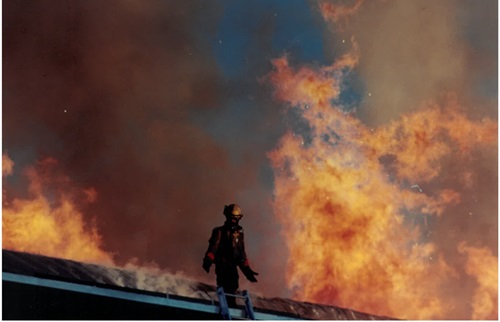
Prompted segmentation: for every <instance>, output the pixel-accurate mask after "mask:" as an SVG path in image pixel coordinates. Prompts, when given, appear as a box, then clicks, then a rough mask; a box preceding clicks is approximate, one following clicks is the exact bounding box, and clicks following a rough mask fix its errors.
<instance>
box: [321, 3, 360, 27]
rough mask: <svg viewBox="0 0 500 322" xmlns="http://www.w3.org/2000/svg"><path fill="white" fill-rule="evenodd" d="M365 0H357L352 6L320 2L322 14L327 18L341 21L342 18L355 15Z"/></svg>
mask: <svg viewBox="0 0 500 322" xmlns="http://www.w3.org/2000/svg"><path fill="white" fill-rule="evenodd" d="M363 2H364V0H356V2H355V3H354V4H353V5H352V6H343V5H337V4H333V3H329V2H323V3H321V4H320V6H319V7H320V10H321V14H322V15H323V18H324V19H325V20H327V21H328V20H332V21H334V22H339V21H340V20H341V19H343V18H346V17H349V16H352V15H355V14H356V12H358V10H359V8H360V7H361V5H362V4H363Z"/></svg>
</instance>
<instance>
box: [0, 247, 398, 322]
mask: <svg viewBox="0 0 500 322" xmlns="http://www.w3.org/2000/svg"><path fill="white" fill-rule="evenodd" d="M2 259H3V263H2V271H3V274H2V280H6V279H12V278H13V277H12V276H21V277H23V278H32V279H37V280H36V281H35V282H32V283H35V284H37V285H39V284H40V280H44V281H52V283H56V282H59V283H64V282H71V283H76V284H72V285H86V286H88V285H91V286H98V287H99V288H100V289H104V290H119V291H120V292H121V293H120V294H135V295H137V294H141V293H142V294H148V296H157V297H161V298H165V296H166V297H167V298H168V296H170V297H173V298H175V297H177V298H182V299H184V300H187V301H194V302H199V303H205V304H204V305H206V306H207V307H210V306H213V307H214V310H215V309H217V308H218V299H217V293H216V289H215V286H213V285H208V284H204V283H199V282H197V281H193V280H190V279H188V278H186V277H182V276H178V275H173V274H169V273H165V272H162V271H159V270H153V269H144V268H140V267H139V268H131V269H123V268H117V267H107V266H102V265H95V264H89V263H81V262H75V261H71V260H65V259H59V258H51V257H46V256H41V255H34V254H28V253H20V252H15V251H10V250H3V251H2ZM16 278H17V277H16ZM80 292H85V289H83V290H80ZM92 292H95V291H94V289H93V291H92ZM4 296H8V294H5V293H4ZM121 296H123V295H121ZM250 297H251V301H252V303H253V306H254V308H255V311H256V312H264V313H265V312H268V313H269V312H271V313H273V314H274V315H267V316H266V315H262V316H263V317H264V318H266V317H267V318H266V319H274V318H277V317H278V316H280V317H282V318H292V319H293V318H295V319H297V318H298V319H319V320H387V319H389V318H387V317H380V316H375V315H370V314H365V313H361V312H357V311H354V310H350V309H345V308H339V307H334V306H327V305H320V304H313V303H307V302H298V301H294V300H290V299H283V298H265V297H261V296H257V295H254V294H250ZM273 317H274V318H273Z"/></svg>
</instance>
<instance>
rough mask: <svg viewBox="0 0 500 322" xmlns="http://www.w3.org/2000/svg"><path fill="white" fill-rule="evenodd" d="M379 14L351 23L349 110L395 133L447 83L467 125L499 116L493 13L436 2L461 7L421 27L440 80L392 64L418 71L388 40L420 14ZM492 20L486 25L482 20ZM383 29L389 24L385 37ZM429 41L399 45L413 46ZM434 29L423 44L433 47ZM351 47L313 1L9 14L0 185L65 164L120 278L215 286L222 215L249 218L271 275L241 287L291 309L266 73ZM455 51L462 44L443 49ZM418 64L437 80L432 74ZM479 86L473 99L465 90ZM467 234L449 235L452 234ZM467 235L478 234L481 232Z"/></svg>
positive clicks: (278, 108) (368, 8) (105, 5)
mask: <svg viewBox="0 0 500 322" xmlns="http://www.w3.org/2000/svg"><path fill="white" fill-rule="evenodd" d="M486 2H487V1H485V2H484V3H486ZM380 3H381V4H382V5H386V6H388V7H389V9H390V10H388V11H387V10H386V11H384V8H383V7H377V8H375V6H376V4H374V3H372V2H371V1H366V3H365V6H364V7H363V8H362V10H365V11H362V10H361V11H360V13H359V15H357V16H354V17H353V18H351V23H354V24H353V25H352V26H353V28H351V29H350V30H351V31H352V32H353V33H354V34H355V36H356V37H357V39H358V41H359V44H360V51H361V60H360V61H361V65H360V67H359V69H357V70H355V73H354V75H355V76H353V77H352V78H349V79H348V81H347V83H346V84H345V85H346V86H349V87H351V85H352V88H351V89H350V90H346V91H343V92H342V93H341V98H342V99H344V100H345V102H343V103H344V105H345V106H354V105H355V106H357V107H359V109H358V112H359V115H360V118H361V119H362V120H363V122H367V123H370V122H371V123H374V124H377V123H383V122H388V121H390V120H391V119H392V118H394V117H397V116H398V115H400V114H401V113H403V112H407V111H408V110H411V109H412V108H415V107H417V106H418V105H419V101H420V100H423V99H428V98H430V97H428V96H434V95H435V92H434V89H435V88H436V87H440V86H441V85H442V84H444V85H442V88H445V89H447V88H450V89H458V90H460V91H462V92H463V93H465V94H464V95H465V96H466V97H467V100H468V101H469V102H471V101H473V100H474V99H475V98H477V97H478V96H480V98H481V100H480V104H479V105H477V106H476V109H474V108H471V109H470V111H469V112H470V113H472V114H473V113H477V115H484V114H487V115H488V116H491V115H496V97H497V93H496V86H492V85H491V84H492V82H493V83H494V84H496V78H497V75H496V53H497V49H496V43H495V46H493V47H491V46H492V45H491V44H490V42H491V41H490V40H491V33H492V31H491V30H490V26H491V24H492V22H491V19H493V18H496V16H495V14H496V9H495V11H494V13H493V11H492V10H490V9H491V6H492V3H494V2H493V1H490V2H487V3H488V5H480V6H475V5H471V3H472V2H470V1H469V2H467V1H454V2H453V1H448V2H442V3H441V5H435V4H433V3H434V2H429V1H427V2H425V5H426V6H427V7H428V9H425V10H429V8H432V7H433V6H435V7H436V8H437V9H439V10H441V11H443V12H447V10H446V9H447V5H448V6H449V7H450V8H451V7H453V8H454V10H453V12H452V13H447V15H446V16H443V17H442V18H443V19H444V22H443V19H440V17H439V15H438V14H431V15H430V16H431V18H428V15H425V14H422V15H424V17H427V18H428V19H429V21H431V22H434V24H433V25H431V27H432V26H434V27H436V28H439V27H441V29H440V30H441V31H440V32H439V33H438V34H436V35H434V36H433V38H432V39H431V40H432V42H428V46H429V51H432V50H433V46H434V48H440V49H441V50H440V51H439V53H436V54H435V55H434V56H436V55H437V57H438V59H437V62H438V63H439V62H442V61H443V60H447V58H449V57H450V55H451V56H452V57H451V59H450V60H449V62H448V65H446V66H444V67H442V71H440V70H441V69H436V70H435V71H434V72H433V73H434V74H435V73H437V76H435V75H434V74H433V73H430V74H429V73H427V74H425V73H424V72H422V70H423V69H422V68H419V66H413V65H412V69H411V70H409V72H411V73H410V74H403V75H405V76H401V74H398V71H399V70H400V67H398V66H400V65H394V64H390V62H391V60H390V59H393V61H395V60H397V61H398V64H403V65H404V64H406V63H408V61H409V60H412V59H413V58H414V56H413V54H412V53H411V52H410V53H408V54H407V55H405V54H401V52H396V51H390V50H388V48H389V49H390V48H391V46H396V45H394V43H393V41H396V40H398V39H403V40H405V38H404V36H401V35H397V34H396V35H391V33H395V32H396V31H397V30H398V26H400V25H401V21H405V20H404V17H400V16H398V14H399V13H401V12H403V13H408V12H409V10H410V9H411V8H407V7H404V6H401V7H398V6H397V5H396V4H395V3H394V2H391V1H381V2H377V5H379V4H380ZM482 3H483V2H482ZM372 6H373V7H372ZM422 6H423V5H422ZM422 6H420V7H419V10H422V8H421V7H422ZM493 7H494V6H493ZM470 8H473V9H470ZM386 9H387V8H386ZM437 9H436V10H437ZM469 9H470V10H469ZM425 10H423V11H422V12H424V11H425ZM439 10H438V12H441V11H439ZM410 11H411V10H410ZM484 12H488V13H489V15H488V17H490V19H488V20H484V19H482V18H481V17H482V16H481V14H482V13H484ZM491 15H493V16H495V17H491ZM393 16H395V17H397V19H396V22H394V19H392V20H391V19H390V18H391V17H393ZM356 19H358V20H356ZM384 19H386V21H388V22H387V23H381V21H384ZM414 20H415V21H420V20H419V16H416V17H415V18H414ZM391 21H392V22H393V24H391V23H390V22H391ZM411 21H413V20H411V19H410V22H411ZM450 21H454V22H456V24H455V25H453V26H452V27H456V28H457V30H461V31H462V32H463V33H462V34H460V35H455V34H453V37H449V34H450V33H452V31H450V30H455V29H453V28H451V29H450V28H448V27H449V26H450V25H449V22H450ZM457 21H458V22H457ZM495 22H496V20H495ZM443 25H444V26H445V27H443ZM418 26H419V24H418V23H417V22H415V23H413V24H411V23H409V24H406V25H405V27H404V28H406V29H399V30H407V31H408V33H411V34H412V37H413V36H415V35H419V31H421V30H420V29H419V28H418ZM495 26H496V25H495ZM431 27H428V29H426V30H427V31H428V33H420V34H432V32H431V31H432V30H433V29H432V28H431ZM346 30H347V29H346ZM464 30H465V31H466V32H465V31H464ZM374 32H378V33H379V34H377V35H374ZM495 32H496V29H495ZM495 32H493V33H495ZM332 35H333V36H332ZM384 35H386V36H387V35H391V37H388V36H387V37H384ZM350 36H352V34H349V33H342V34H340V33H337V31H334V32H333V33H332V31H331V30H329V29H328V26H327V24H326V23H324V22H323V21H322V19H321V16H320V14H319V11H318V9H317V5H316V4H315V2H306V1H287V0H283V1H251V2H250V1H247V2H233V1H209V2H206V1H204V2H202V1H175V2H174V1H152V0H148V1H132V0H120V1H118V0H116V1H114V0H107V1H98V0H88V1H83V0H81V1H62V0H46V1H44V0H26V1H15V0H6V1H3V58H2V59H3V87H2V92H3V101H2V105H3V111H2V113H3V124H2V126H3V133H2V134H3V142H2V144H3V152H6V153H8V155H9V156H10V158H11V159H12V160H13V161H14V163H15V166H14V175H13V176H11V177H8V178H5V179H4V183H5V185H6V186H7V188H8V189H9V190H10V191H11V194H10V196H12V197H14V196H22V195H23V193H24V194H26V193H25V192H23V191H24V190H25V189H23V188H24V186H25V184H26V182H25V178H24V177H23V176H22V169H23V168H24V167H26V166H29V165H32V164H36V162H37V161H38V160H42V159H43V158H46V157H52V158H55V159H57V160H58V161H59V162H58V167H59V168H58V170H57V171H58V172H61V173H64V174H65V175H66V176H68V177H69V178H71V180H72V182H74V184H75V185H77V186H78V187H81V188H84V189H87V188H90V187H93V188H94V189H95V190H96V192H97V198H96V201H95V202H94V203H91V204H88V203H84V202H82V203H81V205H80V207H81V210H82V213H83V214H84V216H85V219H86V220H87V221H88V222H91V221H95V224H96V226H97V229H98V231H99V234H100V235H101V236H102V239H103V248H104V250H105V251H108V252H110V253H112V254H113V255H114V258H115V259H116V261H117V263H122V264H123V263H126V262H127V261H129V260H131V259H132V258H136V259H137V260H138V261H139V262H140V263H148V262H155V263H157V264H158V265H159V266H160V267H162V268H165V269H168V270H170V271H172V272H176V271H183V272H185V273H187V274H189V275H191V276H194V277H196V278H198V279H200V280H201V281H205V282H210V283H213V282H214V280H215V278H214V276H213V272H212V273H211V275H208V276H207V275H206V274H205V273H204V272H203V271H202V269H201V260H202V257H203V255H204V252H205V250H206V246H207V241H208V238H209V236H210V232H211V229H212V228H213V227H215V226H217V225H221V224H222V223H223V221H224V218H223V216H222V209H223V206H224V205H225V204H229V203H238V204H240V206H241V207H242V208H243V213H244V218H243V220H242V222H241V223H242V225H243V226H244V227H245V232H246V239H247V253H248V255H249V259H250V262H251V264H252V267H253V269H254V270H256V271H258V272H260V273H261V275H260V279H259V281H260V282H259V283H257V284H256V285H250V284H249V283H247V282H246V281H243V280H241V283H242V286H243V287H244V288H250V290H252V291H257V292H263V293H264V294H265V295H267V296H274V295H276V296H287V295H288V291H287V289H286V285H285V271H286V269H285V265H286V260H287V248H286V245H285V243H284V242H283V240H282V237H281V232H280V226H279V224H278V222H277V219H276V218H275V217H274V216H273V213H272V200H273V171H272V168H271V166H270V164H269V160H268V157H267V153H268V152H269V151H271V150H272V149H273V148H275V146H276V144H277V142H278V140H279V138H280V137H281V136H282V135H283V134H284V133H285V131H286V129H287V126H288V125H289V124H290V123H293V122H294V121H295V120H294V119H293V116H292V117H291V116H290V115H289V114H285V113H284V108H283V106H282V103H280V102H278V101H277V100H275V99H274V98H273V89H272V88H271V86H270V85H269V84H268V83H267V81H266V75H268V74H269V73H270V72H271V71H272V65H271V62H270V61H271V60H272V59H274V58H276V57H280V56H282V55H284V54H287V55H288V57H289V59H290V62H291V64H292V65H293V66H301V65H302V64H307V65H325V64H331V63H332V61H333V60H334V57H335V56H337V55H338V54H339V53H342V52H344V51H345V50H348V49H346V48H347V47H346V46H345V45H342V43H341V40H342V39H349V38H350ZM397 37H401V38H397ZM376 39H379V42H378V43H377V42H376ZM394 39H396V40H394ZM411 39H413V38H408V39H406V40H405V41H406V44H407V45H408V46H409V49H412V48H420V47H419V46H420V45H419V41H420V43H422V42H425V41H429V40H428V39H427V40H426V39H425V37H423V36H422V37H421V38H419V39H417V40H415V39H414V40H413V41H411ZM448 39H453V41H452V43H451V44H448V45H446V46H444V45H443V44H442V41H443V40H445V41H448ZM380 40H384V41H380ZM495 40H496V37H495ZM403 43H405V42H403ZM463 44H469V45H470V46H468V47H466V49H464V47H463ZM342 46H344V47H342ZM436 46H437V47H436ZM396 47H397V46H396ZM398 48H399V47H398ZM472 48H475V49H477V50H473V49H472ZM425 52H426V51H422V52H418V53H417V54H418V55H424V53H425ZM457 52H458V53H460V55H458V54H456V53H457ZM386 53H389V54H386ZM418 55H417V56H418ZM424 56H425V55H424ZM493 56H494V59H493V58H492V57H493ZM484 57H486V59H485V58H484ZM416 61H417V62H418V60H416ZM423 62H424V66H426V67H429V68H431V67H432V66H434V65H433V64H435V63H436V60H431V62H432V64H431V62H429V61H426V60H425V59H423ZM427 63H428V65H425V64H427ZM438 65H439V64H438ZM492 67H494V70H495V72H491V70H492ZM457 71H460V72H462V74H463V75H465V74H467V75H469V74H468V73H467V72H468V71H473V72H471V74H470V75H472V76H473V77H472V78H470V79H469V78H467V77H465V76H464V77H461V78H460V79H459V80H456V77H455V76H456V74H454V73H455V72H457ZM462 74H461V75H462ZM381 75H382V77H381ZM428 79H430V80H431V82H430V83H429V82H427V83H426V81H427V80H428ZM447 82H448V83H447ZM436 84H437V85H436ZM449 84H453V85H455V84H458V85H457V86H458V87H454V86H451V85H450V86H448V87H447V85H449ZM445 85H446V86H445ZM471 86H472V87H474V89H475V90H474V91H473V92H471V91H469V90H467V91H465V90H463V89H467V88H470V87H471ZM440 88H441V87H440ZM492 88H493V90H492ZM416 89H418V90H416ZM369 91H372V92H373V96H372V98H371V101H370V100H368V98H367V96H366V94H367V93H368V92H369ZM391 93H392V94H394V93H397V95H392V96H391V95H390V94H391ZM466 94H467V95H466ZM492 106H495V108H492ZM492 111H493V112H492ZM492 154H493V156H492ZM495 156H496V151H493V152H488V151H484V155H482V156H480V157H479V158H478V160H476V162H477V163H476V164H483V165H484V167H485V168H486V169H491V160H494V161H495V162H496V159H495ZM450 163H452V161H450ZM488 171H489V170H488ZM488 171H487V170H485V171H482V172H480V174H479V177H480V178H479V179H480V180H484V181H487V182H488V183H487V185H486V186H485V185H480V186H479V188H478V189H477V192H471V194H477V198H476V199H475V200H476V201H474V200H472V199H471V200H469V201H468V202H471V203H473V202H481V203H489V206H487V207H486V208H485V209H487V210H488V211H491V210H492V209H493V210H496V209H497V203H496V199H495V198H494V197H491V193H490V192H488V193H487V194H486V195H484V194H480V192H481V191H483V192H486V191H487V189H489V187H491V186H493V185H494V184H495V183H496V181H495V179H496V178H495V177H494V176H495V175H497V173H496V171H493V172H494V173H493V176H492V174H491V173H489V172H488ZM484 181H483V182H484ZM493 181H495V182H493ZM494 192H495V193H496V191H494ZM8 195H9V194H8ZM481 196H483V197H481ZM481 198H483V199H481ZM492 198H493V199H492ZM492 200H495V201H492ZM448 218H450V217H448ZM488 218H489V217H488ZM447 220H449V221H453V219H452V218H450V219H447ZM483 221H484V225H491V223H492V222H494V224H495V225H497V222H496V221H493V220H490V219H484V220H483ZM453 222H454V221H453ZM464 225H466V223H464V222H462V221H460V222H459V223H454V224H453V227H454V229H456V232H455V233H456V234H460V232H461V230H460V229H462V230H465V226H464ZM475 227H479V226H475ZM495 228H496V226H495ZM472 234H473V235H478V234H480V232H479V228H477V231H475V232H473V233H472ZM488 234H489V235H488V236H490V235H491V232H489V233H488ZM495 234H496V230H495ZM490 240H491V238H490V237H488V242H489V241H490ZM488 244H489V243H488Z"/></svg>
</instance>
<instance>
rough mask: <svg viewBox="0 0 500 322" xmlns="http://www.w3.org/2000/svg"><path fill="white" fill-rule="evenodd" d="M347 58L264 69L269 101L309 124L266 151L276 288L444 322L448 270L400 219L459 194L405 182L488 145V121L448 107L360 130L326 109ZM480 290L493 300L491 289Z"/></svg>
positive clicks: (439, 208)
mask: <svg viewBox="0 0 500 322" xmlns="http://www.w3.org/2000/svg"><path fill="white" fill-rule="evenodd" d="M353 56H354V57H357V55H353ZM342 61H346V60H345V59H342ZM347 61H350V62H352V63H350V64H341V65H340V66H339V65H337V64H334V65H333V66H330V67H326V68H320V69H318V70H313V69H310V68H305V67H303V68H300V69H299V70H298V71H295V70H293V69H292V68H291V67H290V66H289V64H288V62H287V59H286V58H280V59H277V60H274V61H273V64H274V67H275V69H274V71H273V73H272V74H271V75H270V79H271V81H272V82H273V84H274V85H275V88H276V97H277V98H278V99H280V100H283V101H285V102H287V103H288V104H289V105H290V106H292V107H294V108H298V109H299V110H300V112H301V115H302V117H303V118H304V120H306V121H307V123H308V125H309V126H310V133H307V134H303V135H297V134H293V133H291V132H289V133H288V134H286V135H285V136H284V137H283V138H282V139H281V141H280V143H279V145H278V147H277V148H276V149H275V150H274V151H272V152H271V153H270V154H269V157H270V159H271V162H272V165H273V167H274V169H275V203H274V208H275V209H274V212H275V214H276V215H277V216H278V218H279V219H280V221H281V223H282V226H283V229H284V236H285V239H286V242H287V245H288V247H289V250H290V257H289V261H288V272H287V281H288V284H289V286H290V287H291V288H292V289H295V290H296V293H295V297H296V298H297V299H299V300H307V301H315V302H322V303H328V304H335V305H339V306H343V307H349V308H353V309H358V310H361V311H365V312H370V313H374V314H381V315H388V316H393V317H398V318H410V319H431V318H446V317H447V316H448V314H449V313H450V312H451V310H452V309H453V304H454V302H453V301H452V300H450V299H446V295H445V289H446V286H447V285H450V283H451V284H453V283H456V281H457V279H458V272H457V269H456V268H454V267H451V266H450V265H449V264H448V263H446V261H445V259H444V257H443V255H442V254H441V253H440V250H439V248H438V247H437V245H436V244H435V243H432V242H430V241H428V240H426V239H425V236H422V231H421V229H419V228H418V227H412V226H411V225H408V223H406V222H405V218H406V217H408V215H409V214H419V215H422V216H428V215H430V216H441V215H443V213H444V212H445V210H446V209H447V208H448V207H449V206H451V205H457V204H459V203H460V201H461V195H460V193H459V192H458V191H456V190H454V189H451V188H446V187H445V188H442V189H441V190H440V191H437V192H436V191H434V192H433V193H427V192H426V191H424V190H422V189H421V188H420V186H418V185H417V187H418V189H419V190H420V191H418V190H412V189H411V186H412V185H416V184H417V183H419V184H425V183H431V182H432V180H433V179H436V178H437V177H438V176H439V175H440V174H441V173H442V169H441V167H440V162H441V161H442V160H443V159H444V158H445V157H450V156H457V155H458V156H462V157H465V156H467V154H468V153H469V152H470V151H472V150H473V149H475V148H476V147H478V146H491V145H493V144H495V143H496V133H497V123H496V122H494V121H492V120H489V119H485V120H484V121H483V122H474V121H471V120H469V119H468V118H467V117H466V115H465V114H464V113H463V112H462V111H461V109H460V107H459V106H458V104H457V102H456V101H455V100H452V99H449V100H448V101H447V104H445V106H440V105H438V104H436V103H427V104H426V105H424V106H423V107H422V108H421V109H420V110H418V111H417V112H414V113H413V114H408V115H404V116H402V117H401V118H400V119H398V120H396V121H394V122H393V123H392V124H389V125H387V126H382V127H380V128H378V129H369V128H368V127H366V126H365V125H364V124H363V123H362V122H361V121H360V120H359V119H357V118H356V117H354V116H353V115H351V114H348V113H345V112H344V111H342V108H341V107H340V106H334V105H333V104H332V101H333V100H335V99H338V96H339V93H340V91H341V78H342V73H343V71H345V70H346V67H347V69H349V68H352V67H354V66H355V63H356V62H357V59H352V60H347ZM458 129H460V130H458ZM301 136H302V137H301ZM469 176H470V175H469ZM434 186H436V184H435V183H434ZM491 290H493V291H494V292H493V293H494V294H496V290H497V288H496V286H494V289H489V290H488V292H489V291H491ZM483 293H484V292H482V293H481V294H483ZM488 294H490V293H488ZM480 296H481V298H482V297H483V295H478V297H480Z"/></svg>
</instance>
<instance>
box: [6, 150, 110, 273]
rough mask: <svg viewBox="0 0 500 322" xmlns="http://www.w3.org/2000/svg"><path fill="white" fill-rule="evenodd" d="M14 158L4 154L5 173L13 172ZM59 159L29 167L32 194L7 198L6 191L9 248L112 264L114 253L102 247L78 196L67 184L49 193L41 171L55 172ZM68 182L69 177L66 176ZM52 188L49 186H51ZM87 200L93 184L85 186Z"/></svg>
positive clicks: (89, 200)
mask: <svg viewBox="0 0 500 322" xmlns="http://www.w3.org/2000/svg"><path fill="white" fill-rule="evenodd" d="M13 166H14V162H13V161H12V160H11V159H10V158H9V157H8V156H7V155H6V154H4V155H3V166H2V170H3V175H4V176H8V175H11V174H12V172H13ZM56 166H57V160H55V159H52V158H47V159H45V160H43V161H41V162H40V163H39V164H38V165H37V167H29V168H28V169H27V170H26V172H25V174H26V177H27V178H28V180H29V189H28V190H29V195H30V196H29V198H14V199H13V200H9V201H7V200H6V196H5V193H4V202H3V208H2V211H3V216H2V233H3V240H2V241H3V244H2V247H3V248H5V249H10V250H16V251H21V252H28V253H34V254H42V255H46V256H52V257H59V258H65V259H72V260H77V261H84V262H96V263H103V264H111V263H112V262H113V261H112V256H111V255H110V254H109V253H107V252H105V251H103V250H102V249H101V239H100V236H99V234H98V233H97V229H96V227H95V225H91V226H90V227H88V226H87V225H86V224H85V222H84V219H83V215H82V213H81V212H80V210H79V209H78V207H77V206H76V203H75V201H74V198H75V196H72V194H71V193H69V190H67V189H66V187H62V186H61V187H60V190H58V191H56V192H55V193H51V194H50V196H47V191H46V180H45V179H44V175H42V174H40V172H44V170H45V172H48V173H52V171H51V169H52V168H54V167H56ZM62 181H64V182H65V185H67V184H68V183H70V181H69V179H68V178H62ZM47 190H48V189H47ZM81 193H82V196H86V198H84V199H85V201H86V202H93V201H94V200H95V198H96V191H95V190H94V189H93V188H88V189H83V190H81Z"/></svg>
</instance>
